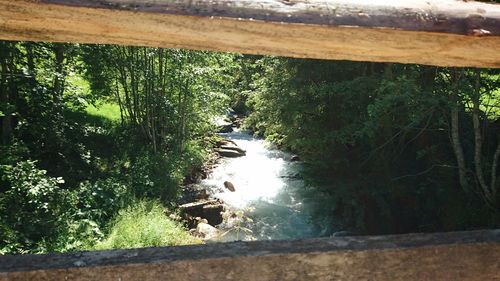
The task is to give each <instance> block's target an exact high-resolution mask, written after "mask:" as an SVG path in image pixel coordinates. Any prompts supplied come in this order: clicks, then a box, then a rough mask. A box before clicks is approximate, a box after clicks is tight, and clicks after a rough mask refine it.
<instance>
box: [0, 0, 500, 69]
mask: <svg viewBox="0 0 500 281" xmlns="http://www.w3.org/2000/svg"><path fill="white" fill-rule="evenodd" d="M0 39H6V40H31V41H54V42H76V43H102V44H104V43H107V44H122V45H136V46H153V47H167V48H188V49H196V50H214V51H232V52H241V53H248V54H267V55H269V54H271V55H283V56H291V57H301V58H321V59H341V60H355V61H386V62H400V63H420V64H429V65H438V66H475V67H497V68H498V67H500V5H496V4H485V3H477V2H464V1H457V0H428V1H417V0H399V1H398V0H372V1H362V0H323V1H319V0H308V1H306V0H213V1H205V0H170V1H168V0H88V1H82V0H16V1H11V0H0Z"/></svg>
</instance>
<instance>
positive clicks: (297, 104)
mask: <svg viewBox="0 0 500 281" xmlns="http://www.w3.org/2000/svg"><path fill="white" fill-rule="evenodd" d="M230 112H231V113H236V114H239V115H241V116H245V118H244V119H245V120H244V124H243V126H244V127H246V128H247V129H249V130H251V131H252V132H253V133H254V134H255V135H256V136H259V137H264V138H266V139H267V140H269V141H270V142H272V143H275V144H276V145H277V146H279V147H280V149H282V150H286V151H291V152H293V153H295V154H297V155H299V157H300V159H301V160H302V161H303V162H304V163H305V166H306V170H305V171H304V173H303V175H301V177H303V178H304V179H305V181H306V182H307V183H308V184H309V186H310V187H308V188H306V189H304V190H303V192H304V194H307V193H320V194H322V196H321V198H322V200H324V202H321V204H317V206H321V207H318V208H317V209H315V210H314V215H313V216H312V217H311V220H314V221H316V222H320V223H321V225H323V226H324V228H325V231H324V235H331V234H332V233H333V232H334V231H335V230H337V229H339V225H341V226H342V227H341V228H342V229H346V230H349V231H350V232H352V233H356V234H387V233H407V232H434V231H451V230H466V229H477V228H496V227H500V163H499V162H500V71H499V70H490V69H462V68H460V69H459V68H438V67H430V66H420V65H399V64H390V63H370V62H346V61H320V60H301V59H290V58H278V57H257V56H243V55H238V54H225V53H211V52H201V51H185V50H167V49H157V48H140V47H122V46H108V45H77V44H55V43H31V42H0V121H1V135H0V137H1V144H0V155H1V157H0V254H12V253H43V252H53V251H75V250H82V249H106V248H126V247H142V246H160V245H178V244H192V243H201V241H200V240H199V239H197V238H195V237H193V236H191V235H189V233H188V232H187V231H186V229H185V227H184V226H183V225H182V222H179V221H178V220H176V219H173V218H174V217H175V214H176V212H177V208H176V207H177V205H178V199H179V197H180V193H181V187H182V186H183V185H184V184H186V183H187V182H189V181H193V179H194V180H196V178H197V177H199V175H198V174H199V173H200V171H202V170H203V167H204V165H205V163H207V161H209V160H210V157H211V151H212V148H213V147H214V144H215V143H216V142H217V141H218V140H219V137H218V136H217V134H216V133H217V125H216V120H217V119H218V118H221V117H223V116H225V115H227V114H228V113H230ZM167 214H169V215H170V216H168V215H167Z"/></svg>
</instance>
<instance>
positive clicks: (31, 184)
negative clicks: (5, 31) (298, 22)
mask: <svg viewBox="0 0 500 281" xmlns="http://www.w3.org/2000/svg"><path fill="white" fill-rule="evenodd" d="M233 58H234V56H233V55H230V54H217V53H206V52H192V51H181V50H163V49H155V48H137V47H119V46H103V45H94V46H86V45H76V44H75V45H73V44H52V43H31V42H0V112H1V116H0V123H1V126H0V128H1V131H0V138H1V144H0V152H1V153H2V157H1V159H0V165H2V166H1V167H2V168H1V171H2V176H1V179H0V202H2V205H1V206H2V207H1V208H0V217H1V218H2V221H1V223H0V228H1V234H2V237H1V241H0V248H1V249H2V250H1V251H2V253H20V252H22V253H24V252H47V251H72V250H78V249H81V248H88V247H92V245H94V244H96V243H97V242H99V241H100V240H101V239H102V238H103V236H104V234H105V233H107V231H108V229H107V226H108V223H109V221H110V220H112V219H113V218H114V217H115V216H116V215H117V212H118V211H119V210H120V209H123V208H126V207H127V206H129V205H130V204H131V202H134V200H142V199H147V198H152V199H156V200H161V202H163V204H164V205H166V206H169V207H170V206H172V205H175V201H176V199H177V197H178V193H179V190H180V185H181V184H182V182H183V180H184V178H185V177H186V176H188V175H191V174H192V173H193V171H197V170H199V167H200V166H201V165H203V162H204V161H205V157H206V155H207V147H208V146H210V145H211V144H210V142H207V141H206V140H207V137H208V136H210V135H211V134H212V133H213V130H214V129H215V125H214V124H213V122H212V121H213V120H214V118H215V117H216V116H218V115H220V114H223V113H224V112H225V108H226V106H227V102H228V99H227V97H226V95H225V94H224V92H225V91H226V90H228V89H230V88H231V87H230V86H231V83H232V78H231V77H232V73H233V71H234V68H235V66H236V64H234V63H233ZM18 174H19V175H20V176H14V175H18ZM62 179H64V181H63V180H62ZM33 190H39V192H41V193H40V194H44V195H43V196H41V195H40V194H38V193H33ZM37 192H38V191H37ZM33 194H35V195H36V196H35V195H33ZM30 196H31V197H30ZM33 196H35V197H33ZM32 197H33V198H32ZM35 199H36V200H35ZM14 206H19V208H20V211H18V210H17V209H16V208H15V207H14Z"/></svg>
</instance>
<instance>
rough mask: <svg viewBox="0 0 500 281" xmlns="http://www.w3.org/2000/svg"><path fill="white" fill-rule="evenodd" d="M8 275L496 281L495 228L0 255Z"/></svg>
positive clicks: (498, 239)
mask: <svg viewBox="0 0 500 281" xmlns="http://www.w3.org/2000/svg"><path fill="white" fill-rule="evenodd" d="M7 280H9V281H14V280H23V281H28V280H37V281H44V280H102V281H108V280H123V281H125V280H143V281H149V280H155V281H156V280H217V281H220V280H405V281H412V280H500V230H489V231H471V232H455V233H436V234H410V235H393V236H372V237H341V238H323V239H311V240H298V241H259V242H245V243H243V242H237V243H223V244H211V245H203V246H185V247H170V248H146V249H130V250H115V251H100V252H84V253H73V254H57V255H26V256H3V257H0V281H7Z"/></svg>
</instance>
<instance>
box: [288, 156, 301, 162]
mask: <svg viewBox="0 0 500 281" xmlns="http://www.w3.org/2000/svg"><path fill="white" fill-rule="evenodd" d="M290 161H292V162H297V161H300V157H299V156H298V155H292V157H290Z"/></svg>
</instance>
